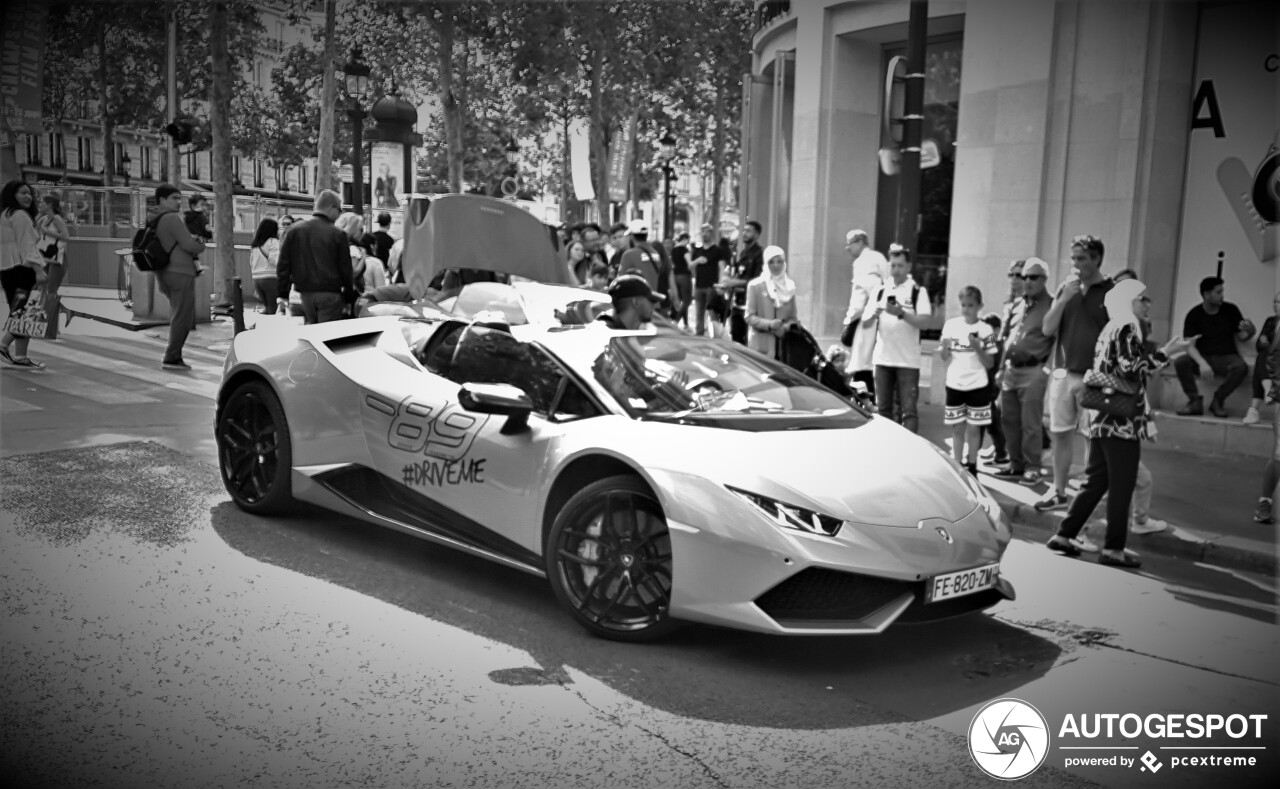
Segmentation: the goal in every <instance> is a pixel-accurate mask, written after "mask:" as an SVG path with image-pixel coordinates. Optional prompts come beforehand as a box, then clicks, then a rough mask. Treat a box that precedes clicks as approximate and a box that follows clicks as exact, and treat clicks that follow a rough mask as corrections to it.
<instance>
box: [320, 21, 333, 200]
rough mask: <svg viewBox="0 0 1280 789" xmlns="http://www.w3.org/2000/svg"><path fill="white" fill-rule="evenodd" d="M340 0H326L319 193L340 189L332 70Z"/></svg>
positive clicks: (322, 65) (321, 92) (322, 63)
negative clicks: (335, 172) (335, 168)
mask: <svg viewBox="0 0 1280 789" xmlns="http://www.w3.org/2000/svg"><path fill="white" fill-rule="evenodd" d="M337 11H338V0H325V3H324V51H323V53H322V54H321V55H320V74H321V75H322V77H321V83H320V139H319V141H318V145H317V146H316V147H317V151H316V159H317V162H316V163H317V165H318V168H317V170H316V193H317V194H319V193H320V190H321V189H335V188H337V185H338V183H337V180H336V179H335V178H334V175H333V123H334V118H333V113H334V106H333V105H334V103H335V102H337V100H338V84H337V78H336V76H335V75H334V73H333V64H334V61H335V60H337V57H336V53H335V50H336V48H337V46H336V43H337V42H336V41H335V35H336V34H335V33H334V27H335V25H336V21H337Z"/></svg>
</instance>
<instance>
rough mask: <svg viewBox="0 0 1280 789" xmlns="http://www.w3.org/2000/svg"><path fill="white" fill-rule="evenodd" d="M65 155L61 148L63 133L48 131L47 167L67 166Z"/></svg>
mask: <svg viewBox="0 0 1280 789" xmlns="http://www.w3.org/2000/svg"><path fill="white" fill-rule="evenodd" d="M65 163H67V156H65V151H64V150H63V134H61V132H50V133H49V167H67V164H65Z"/></svg>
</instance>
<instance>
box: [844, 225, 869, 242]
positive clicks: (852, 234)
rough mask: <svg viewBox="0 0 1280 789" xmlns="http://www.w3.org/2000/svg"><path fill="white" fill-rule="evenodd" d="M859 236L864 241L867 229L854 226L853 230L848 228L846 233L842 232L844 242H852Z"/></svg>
mask: <svg viewBox="0 0 1280 789" xmlns="http://www.w3.org/2000/svg"><path fill="white" fill-rule="evenodd" d="M859 238H861V239H862V240H863V241H866V240H867V231H865V230H859V229H857V228H854V229H853V230H850V231H849V232H848V233H845V234H844V243H846V244H852V243H853V242H854V240H855V239H859Z"/></svg>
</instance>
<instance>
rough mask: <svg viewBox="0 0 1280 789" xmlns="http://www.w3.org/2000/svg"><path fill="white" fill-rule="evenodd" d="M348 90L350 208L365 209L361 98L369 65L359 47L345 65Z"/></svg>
mask: <svg viewBox="0 0 1280 789" xmlns="http://www.w3.org/2000/svg"><path fill="white" fill-rule="evenodd" d="M342 73H343V81H344V85H345V87H346V92H347V100H348V105H347V118H349V119H350V120H351V143H352V145H351V210H352V211H354V212H356V213H357V214H363V213H364V138H363V133H364V118H365V111H364V107H363V106H361V104H360V99H361V97H362V96H364V92H365V90H366V89H367V88H368V87H369V67H368V66H367V65H366V64H365V63H364V62H363V61H362V60H360V47H354V48H353V49H352V50H351V59H350V60H348V61H347V63H346V65H344V66H343V67H342Z"/></svg>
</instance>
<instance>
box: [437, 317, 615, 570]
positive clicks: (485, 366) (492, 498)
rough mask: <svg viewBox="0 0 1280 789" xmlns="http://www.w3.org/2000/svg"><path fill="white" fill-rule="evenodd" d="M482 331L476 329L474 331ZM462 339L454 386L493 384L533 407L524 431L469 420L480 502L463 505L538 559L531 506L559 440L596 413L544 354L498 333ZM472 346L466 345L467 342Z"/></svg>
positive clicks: (498, 421) (537, 516)
mask: <svg viewBox="0 0 1280 789" xmlns="http://www.w3.org/2000/svg"><path fill="white" fill-rule="evenodd" d="M480 331H483V330H480ZM478 335H479V332H478V331H477V330H476V328H475V327H471V328H470V329H469V330H468V331H467V332H465V333H464V335H463V337H462V338H461V340H460V342H459V344H458V347H457V350H456V352H455V355H454V365H453V366H452V368H451V369H450V370H449V371H448V374H449V376H450V377H451V378H452V380H454V381H455V382H456V383H457V384H459V385H461V384H464V383H486V384H487V383H501V384H508V385H510V386H514V387H517V388H519V389H520V390H522V391H523V392H525V394H526V395H528V396H529V399H530V400H531V401H532V403H533V412H532V413H531V414H530V415H529V418H528V427H527V429H522V430H515V431H512V430H508V429H504V428H506V426H507V420H508V417H506V416H499V415H493V416H489V417H488V418H487V419H484V417H485V415H483V414H475V416H477V417H481V418H482V419H483V421H482V422H481V423H479V424H478V425H477V426H476V427H475V439H474V441H473V443H472V446H471V449H470V454H471V456H472V457H474V458H476V459H478V460H480V461H482V463H481V465H480V467H481V469H482V473H483V478H484V496H483V497H480V498H478V499H477V500H475V501H473V502H470V504H469V511H470V512H472V513H474V517H475V519H476V520H477V521H479V522H480V523H482V524H484V525H485V526H486V527H488V528H489V529H491V530H492V531H493V532H495V533H496V534H498V535H499V536H501V537H503V538H505V539H508V540H511V541H512V542H515V543H517V544H518V545H520V546H521V547H523V548H525V549H526V550H528V551H531V552H533V553H535V554H540V553H541V542H542V540H541V531H542V520H541V513H540V512H539V510H538V502H539V500H540V498H541V493H542V491H544V490H546V488H547V485H548V484H549V478H550V476H551V473H552V470H553V467H554V463H553V462H552V458H554V456H555V454H556V452H557V447H558V444H559V442H560V439H561V438H562V437H563V436H564V434H565V432H566V431H568V430H573V429H576V428H575V423H576V422H577V421H578V420H580V419H583V418H586V417H590V416H594V415H597V414H598V413H600V411H599V409H598V407H597V406H596V405H595V404H594V402H593V401H591V400H590V398H589V397H587V396H586V394H585V393H584V392H583V391H582V390H581V389H580V388H579V387H578V385H577V384H576V383H575V382H573V381H572V379H571V378H570V377H569V376H567V375H566V374H565V372H564V370H563V368H561V367H560V366H559V365H558V364H557V363H556V362H555V361H553V360H552V359H551V358H550V357H549V356H548V355H547V354H546V353H545V352H544V351H542V350H541V349H540V348H538V347H537V346H535V345H533V344H530V343H522V342H520V341H518V340H516V339H515V338H514V337H512V336H511V335H510V334H508V333H506V332H505V331H501V330H490V331H488V332H484V334H483V336H478ZM473 340H474V341H473Z"/></svg>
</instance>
